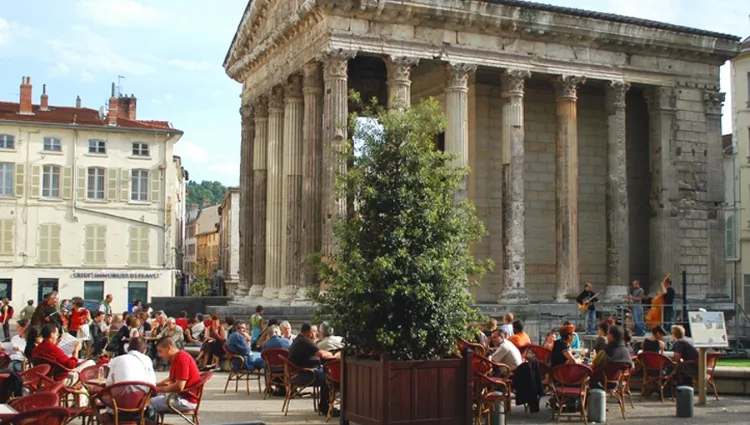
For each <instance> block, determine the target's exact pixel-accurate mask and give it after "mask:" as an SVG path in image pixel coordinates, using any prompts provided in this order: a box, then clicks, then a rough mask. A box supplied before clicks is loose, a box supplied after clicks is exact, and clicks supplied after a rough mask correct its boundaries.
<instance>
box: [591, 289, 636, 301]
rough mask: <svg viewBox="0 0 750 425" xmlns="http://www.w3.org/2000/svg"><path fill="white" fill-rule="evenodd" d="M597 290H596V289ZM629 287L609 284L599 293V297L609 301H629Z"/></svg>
mask: <svg viewBox="0 0 750 425" xmlns="http://www.w3.org/2000/svg"><path fill="white" fill-rule="evenodd" d="M594 292H596V291H594ZM627 297H628V288H627V287H625V286H622V285H621V286H607V288H606V289H605V290H604V291H603V292H602V294H601V295H599V299H600V300H602V301H604V302H607V303H625V302H627V300H628V299H627Z"/></svg>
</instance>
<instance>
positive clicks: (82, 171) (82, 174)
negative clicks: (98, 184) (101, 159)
mask: <svg viewBox="0 0 750 425" xmlns="http://www.w3.org/2000/svg"><path fill="white" fill-rule="evenodd" d="M76 184H77V185H78V187H77V188H76V192H77V194H76V196H77V197H78V200H79V201H83V200H85V199H86V167H78V182H76Z"/></svg>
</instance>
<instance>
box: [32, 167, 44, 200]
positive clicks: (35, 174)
mask: <svg viewBox="0 0 750 425" xmlns="http://www.w3.org/2000/svg"><path fill="white" fill-rule="evenodd" d="M40 171H41V169H40V167H39V166H38V165H32V166H31V197H32V198H38V197H39V195H40V193H39V186H40V185H41V184H42V176H41V173H40Z"/></svg>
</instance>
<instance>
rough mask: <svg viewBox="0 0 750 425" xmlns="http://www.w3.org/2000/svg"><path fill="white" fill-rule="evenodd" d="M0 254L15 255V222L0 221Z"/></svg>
mask: <svg viewBox="0 0 750 425" xmlns="http://www.w3.org/2000/svg"><path fill="white" fill-rule="evenodd" d="M0 254H2V255H13V220H0Z"/></svg>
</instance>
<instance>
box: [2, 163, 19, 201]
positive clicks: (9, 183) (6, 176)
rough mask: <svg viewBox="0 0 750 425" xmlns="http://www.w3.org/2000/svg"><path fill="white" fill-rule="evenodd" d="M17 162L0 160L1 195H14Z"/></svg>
mask: <svg viewBox="0 0 750 425" xmlns="http://www.w3.org/2000/svg"><path fill="white" fill-rule="evenodd" d="M15 172H16V170H15V164H13V163H11V162H0V196H13V189H14V188H13V175H14V173H15Z"/></svg>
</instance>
